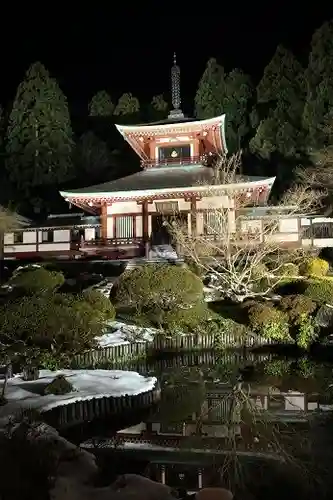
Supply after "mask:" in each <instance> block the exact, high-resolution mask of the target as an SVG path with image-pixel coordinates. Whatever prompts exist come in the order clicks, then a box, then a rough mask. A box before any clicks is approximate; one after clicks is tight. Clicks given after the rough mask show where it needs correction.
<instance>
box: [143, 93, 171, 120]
mask: <svg viewBox="0 0 333 500" xmlns="http://www.w3.org/2000/svg"><path fill="white" fill-rule="evenodd" d="M168 108H169V105H168V103H167V102H166V100H165V99H164V96H163V94H159V95H155V96H154V97H153V98H152V100H151V103H150V104H149V106H148V115H147V119H148V121H149V122H151V121H152V122H154V121H158V120H163V119H165V118H166V117H167V114H168Z"/></svg>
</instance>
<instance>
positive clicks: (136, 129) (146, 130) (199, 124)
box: [115, 114, 225, 137]
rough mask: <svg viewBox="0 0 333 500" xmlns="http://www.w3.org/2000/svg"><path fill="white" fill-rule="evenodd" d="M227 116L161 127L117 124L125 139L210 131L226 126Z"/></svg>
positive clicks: (162, 125) (168, 124) (167, 124)
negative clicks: (186, 129) (132, 136)
mask: <svg viewBox="0 0 333 500" xmlns="http://www.w3.org/2000/svg"><path fill="white" fill-rule="evenodd" d="M224 120H225V114H223V115H220V116H216V117H215V118H207V119H206V120H195V121H188V122H186V121H182V122H172V123H165V124H161V125H156V124H151V125H117V124H115V126H116V128H117V130H118V132H120V133H121V135H122V136H123V137H126V135H127V134H131V133H132V134H134V133H135V134H142V135H146V134H153V133H154V132H155V131H156V132H155V133H162V132H173V131H175V132H177V131H179V130H181V129H184V128H190V129H196V130H202V129H209V128H211V127H214V126H217V125H223V126H224Z"/></svg>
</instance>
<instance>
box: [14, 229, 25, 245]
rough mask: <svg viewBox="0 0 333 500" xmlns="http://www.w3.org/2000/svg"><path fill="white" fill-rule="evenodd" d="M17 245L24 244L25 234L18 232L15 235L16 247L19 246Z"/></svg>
mask: <svg viewBox="0 0 333 500" xmlns="http://www.w3.org/2000/svg"><path fill="white" fill-rule="evenodd" d="M17 243H23V232H22V231H18V232H16V233H14V245H17Z"/></svg>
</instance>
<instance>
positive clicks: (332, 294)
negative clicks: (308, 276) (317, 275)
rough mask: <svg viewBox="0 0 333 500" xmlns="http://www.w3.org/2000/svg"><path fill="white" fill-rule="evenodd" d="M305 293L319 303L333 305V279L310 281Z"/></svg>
mask: <svg viewBox="0 0 333 500" xmlns="http://www.w3.org/2000/svg"><path fill="white" fill-rule="evenodd" d="M304 295H306V296H307V297H310V298H311V299H312V300H313V301H314V302H318V303H319V304H332V305H333V280H331V279H327V278H326V279H325V278H323V279H320V280H310V281H308V284H307V287H306V289H305V292H304Z"/></svg>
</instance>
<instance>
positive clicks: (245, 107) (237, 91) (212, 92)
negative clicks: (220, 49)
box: [195, 59, 254, 152]
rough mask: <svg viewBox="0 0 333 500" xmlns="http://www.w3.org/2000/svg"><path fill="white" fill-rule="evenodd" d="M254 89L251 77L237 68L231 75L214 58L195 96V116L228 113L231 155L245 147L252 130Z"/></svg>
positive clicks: (206, 116)
mask: <svg viewBox="0 0 333 500" xmlns="http://www.w3.org/2000/svg"><path fill="white" fill-rule="evenodd" d="M253 94H254V89H253V86H252V83H251V80H250V78H249V76H248V75H246V74H244V73H243V72H242V71H241V70H239V69H235V70H233V71H231V72H230V73H229V74H228V75H227V74H226V73H225V71H224V69H223V67H222V66H220V65H219V64H217V62H216V60H215V59H210V60H209V61H208V63H207V66H206V69H205V71H204V73H203V75H202V77H201V80H200V82H199V85H198V90H197V93H196V96H195V114H196V116H197V117H198V118H200V119H205V118H212V117H214V116H219V115H221V114H222V113H225V114H226V141H227V145H228V148H229V150H230V151H231V152H234V151H236V150H237V149H239V148H240V147H242V146H243V142H244V138H245V137H246V135H247V134H248V132H249V130H250V112H251V109H250V108H251V106H252V104H253Z"/></svg>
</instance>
